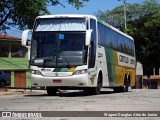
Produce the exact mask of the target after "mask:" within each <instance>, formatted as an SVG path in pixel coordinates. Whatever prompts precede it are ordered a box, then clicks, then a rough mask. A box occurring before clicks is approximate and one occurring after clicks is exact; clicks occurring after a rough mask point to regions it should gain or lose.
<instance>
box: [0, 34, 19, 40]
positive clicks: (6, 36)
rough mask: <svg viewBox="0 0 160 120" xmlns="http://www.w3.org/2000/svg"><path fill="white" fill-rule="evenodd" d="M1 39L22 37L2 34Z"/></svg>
mask: <svg viewBox="0 0 160 120" xmlns="http://www.w3.org/2000/svg"><path fill="white" fill-rule="evenodd" d="M0 39H12V40H21V38H18V37H15V36H9V35H4V34H0Z"/></svg>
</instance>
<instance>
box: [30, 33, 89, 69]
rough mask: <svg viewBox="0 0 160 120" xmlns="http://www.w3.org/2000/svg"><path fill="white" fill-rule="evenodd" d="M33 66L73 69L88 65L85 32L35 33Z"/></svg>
mask: <svg viewBox="0 0 160 120" xmlns="http://www.w3.org/2000/svg"><path fill="white" fill-rule="evenodd" d="M31 51H32V52H31V65H36V66H43V67H71V66H78V65H84V64H86V61H87V60H86V57H85V55H86V53H87V48H86V46H85V32H48V31H47V32H34V34H33V37H32V50H31Z"/></svg>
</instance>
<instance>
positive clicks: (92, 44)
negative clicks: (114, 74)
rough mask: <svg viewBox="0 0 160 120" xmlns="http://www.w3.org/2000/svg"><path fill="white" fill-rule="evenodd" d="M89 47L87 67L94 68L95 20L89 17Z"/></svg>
mask: <svg viewBox="0 0 160 120" xmlns="http://www.w3.org/2000/svg"><path fill="white" fill-rule="evenodd" d="M90 21H91V24H90V26H91V29H92V34H91V47H90V49H89V68H94V66H95V59H96V21H95V20H93V19H91V20H90Z"/></svg>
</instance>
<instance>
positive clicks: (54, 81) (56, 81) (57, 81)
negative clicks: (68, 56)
mask: <svg viewBox="0 0 160 120" xmlns="http://www.w3.org/2000/svg"><path fill="white" fill-rule="evenodd" d="M61 82H62V80H53V83H61Z"/></svg>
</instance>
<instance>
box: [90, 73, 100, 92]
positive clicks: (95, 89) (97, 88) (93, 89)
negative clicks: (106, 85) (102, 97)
mask: <svg viewBox="0 0 160 120" xmlns="http://www.w3.org/2000/svg"><path fill="white" fill-rule="evenodd" d="M101 87H102V76H100V75H99V76H98V80H97V87H93V88H91V94H92V95H99V94H100V92H101Z"/></svg>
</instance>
